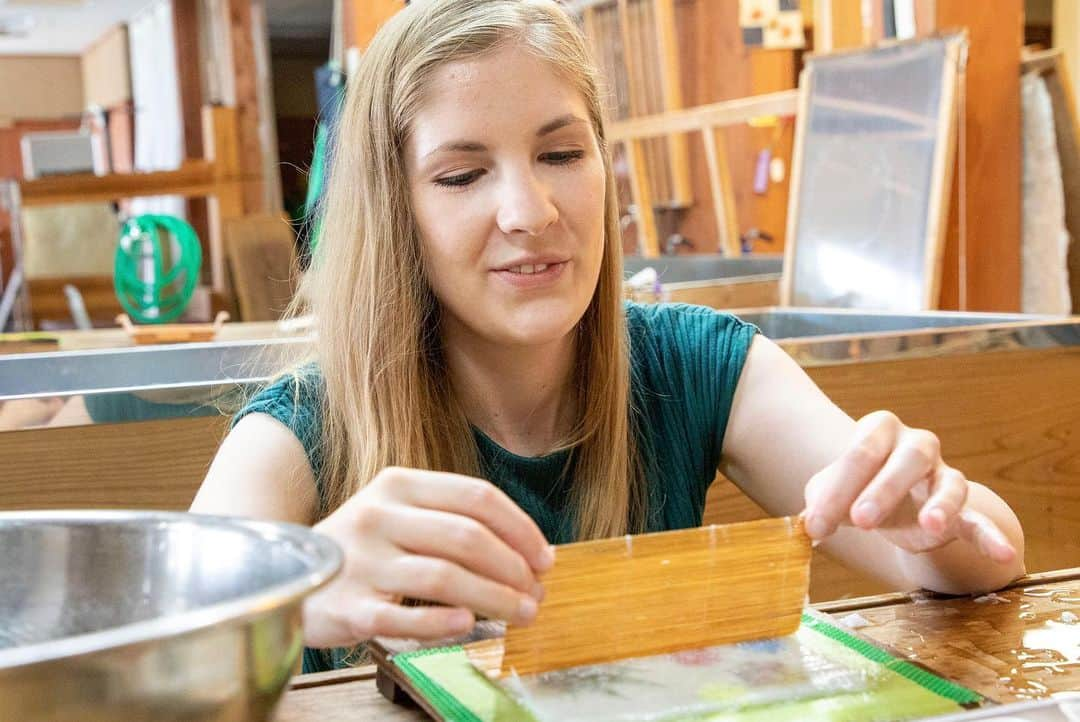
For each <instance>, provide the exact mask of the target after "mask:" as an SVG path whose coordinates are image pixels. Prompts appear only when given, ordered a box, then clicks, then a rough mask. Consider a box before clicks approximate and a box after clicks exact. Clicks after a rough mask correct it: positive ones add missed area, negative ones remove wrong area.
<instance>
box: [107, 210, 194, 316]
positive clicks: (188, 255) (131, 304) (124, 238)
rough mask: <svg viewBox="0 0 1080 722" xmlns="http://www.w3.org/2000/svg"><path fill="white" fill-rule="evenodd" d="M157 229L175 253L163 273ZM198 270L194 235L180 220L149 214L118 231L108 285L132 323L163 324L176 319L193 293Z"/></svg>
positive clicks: (127, 223) (163, 261) (131, 221)
mask: <svg viewBox="0 0 1080 722" xmlns="http://www.w3.org/2000/svg"><path fill="white" fill-rule="evenodd" d="M159 229H161V230H164V231H166V232H167V233H169V234H171V235H172V237H173V239H174V240H175V241H176V252H177V253H178V254H179V255H177V256H176V258H175V259H174V261H173V263H172V264H171V266H170V267H169V268H168V269H166V268H165V261H166V255H165V253H164V251H163V247H162V244H161V237H160V235H159V234H158V230H159ZM201 268H202V248H201V246H200V245H199V237H198V236H197V235H196V234H195V229H193V228H192V227H191V226H190V225H189V224H188V223H187V222H186V221H184V220H183V219H180V218H177V217H175V216H165V215H157V214H152V213H148V214H145V215H141V216H135V217H134V218H129V219H128V220H127V221H125V222H124V225H123V226H122V227H121V229H120V243H119V245H118V246H117V248H116V258H115V263H114V266H113V286H114V288H115V289H116V297H117V299H119V300H120V305H121V306H123V307H124V310H125V311H127V313H128V315H129V316H130V317H131V318H132V320H134V321H137V322H139V323H166V322H168V321H172V320H174V319H175V318H177V317H178V316H180V314H182V313H183V312H184V309H186V308H187V306H188V304H189V303H190V302H191V296H192V295H193V294H194V293H195V286H196V285H198V282H199V271H200V270H201ZM148 271H149V272H148Z"/></svg>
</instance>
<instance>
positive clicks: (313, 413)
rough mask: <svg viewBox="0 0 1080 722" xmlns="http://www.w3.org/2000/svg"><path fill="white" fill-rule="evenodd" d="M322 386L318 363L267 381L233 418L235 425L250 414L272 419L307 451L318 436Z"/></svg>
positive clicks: (291, 370) (297, 368)
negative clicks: (289, 431)
mask: <svg viewBox="0 0 1080 722" xmlns="http://www.w3.org/2000/svg"><path fill="white" fill-rule="evenodd" d="M324 393H325V384H324V382H323V375H322V371H321V370H320V369H319V366H318V364H315V363H309V364H305V365H303V366H298V367H295V368H293V369H290V370H288V371H286V372H283V373H282V374H280V375H278V376H277V377H275V378H274V379H272V380H270V381H269V382H267V383H266V384H265V385H264V386H263V387H262V388H261V389H259V390H258V391H257V392H256V393H255V394H254V395H252V396H251V397H250V398H248V399H247V400H246V402H245V403H244V405H243V406H242V408H241V409H240V411H239V412H237V414H236V415H235V416H234V417H233V420H232V425H233V426H235V425H236V424H237V423H239V422H240V420H241V419H243V418H244V417H245V416H247V415H249V414H255V413H261V414H267V415H269V416H272V417H273V418H275V419H277V420H278V421H280V422H281V423H282V424H284V425H285V426H287V427H288V428H289V429H290V430H291V431H292V432H293V433H294V434H295V435H296V437H297V438H299V439H300V441H301V442H302V443H303V444H304V446H305V447H306V448H309V449H310V448H311V446H312V445H313V443H314V441H315V439H317V438H318V436H319V427H320V426H321V423H320V418H321V412H322V406H323V395H324Z"/></svg>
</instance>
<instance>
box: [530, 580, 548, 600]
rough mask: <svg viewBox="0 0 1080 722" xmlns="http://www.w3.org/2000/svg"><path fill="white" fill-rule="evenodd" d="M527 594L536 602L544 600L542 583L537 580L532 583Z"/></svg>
mask: <svg viewBox="0 0 1080 722" xmlns="http://www.w3.org/2000/svg"><path fill="white" fill-rule="evenodd" d="M529 594H531V595H532V598H533V599H535V600H536V601H537V602H542V601H544V594H545V592H544V585H543V584H541V583H540V582H537V583H536V584H534V585H533V588H532V591H530V592H529Z"/></svg>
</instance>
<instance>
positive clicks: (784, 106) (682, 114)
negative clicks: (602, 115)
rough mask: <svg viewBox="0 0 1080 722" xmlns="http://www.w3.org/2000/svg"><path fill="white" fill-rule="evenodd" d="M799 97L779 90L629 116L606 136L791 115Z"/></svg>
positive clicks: (657, 133)
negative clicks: (674, 109)
mask: <svg viewBox="0 0 1080 722" xmlns="http://www.w3.org/2000/svg"><path fill="white" fill-rule="evenodd" d="M798 99H799V91H797V90H782V91H779V92H776V93H767V94H765V95H755V96H751V97H749V98H739V99H737V100H725V101H721V102H719V103H710V104H709V105H700V106H698V107H696V108H686V109H684V110H677V111H672V112H670V113H662V114H660V115H652V116H647V117H644V118H632V119H629V120H623V121H618V122H616V123H612V124H611V125H609V126H608V138H609V139H611V140H627V139H629V138H654V137H659V136H666V135H668V134H670V133H691V132H694V131H697V130H700V129H701V128H702V127H703V126H713V127H718V126H727V125H737V124H739V123H745V122H747V121H748V120H750V119H751V118H756V117H759V116H763V115H780V116H792V115H795V111H796V109H797V107H798Z"/></svg>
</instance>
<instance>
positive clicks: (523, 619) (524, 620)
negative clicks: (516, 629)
mask: <svg viewBox="0 0 1080 722" xmlns="http://www.w3.org/2000/svg"><path fill="white" fill-rule="evenodd" d="M538 611H540V607H539V606H537V604H536V600H535V599H533V598H532V597H522V599H521V603H520V604H518V619H517V620H518V623H520V624H528V623H529V622H531V621H532V620H534V619H536V613H537V612H538Z"/></svg>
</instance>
